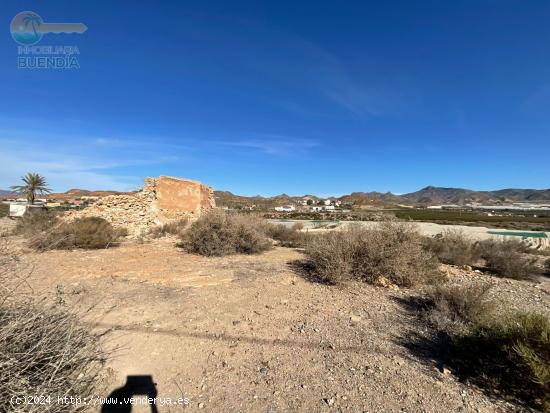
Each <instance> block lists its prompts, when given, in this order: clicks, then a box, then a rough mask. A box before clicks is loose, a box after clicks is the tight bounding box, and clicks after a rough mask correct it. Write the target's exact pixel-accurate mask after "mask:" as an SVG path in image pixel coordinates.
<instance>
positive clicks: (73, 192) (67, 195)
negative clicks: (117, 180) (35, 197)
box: [46, 188, 128, 200]
mask: <svg viewBox="0 0 550 413" xmlns="http://www.w3.org/2000/svg"><path fill="white" fill-rule="evenodd" d="M127 193H128V192H118V191H89V190H87V189H78V188H73V189H69V190H68V191H66V192H61V193H51V194H48V195H47V196H46V198H47V199H57V200H69V199H75V198H80V197H83V196H98V197H104V196H108V195H120V194H127Z"/></svg>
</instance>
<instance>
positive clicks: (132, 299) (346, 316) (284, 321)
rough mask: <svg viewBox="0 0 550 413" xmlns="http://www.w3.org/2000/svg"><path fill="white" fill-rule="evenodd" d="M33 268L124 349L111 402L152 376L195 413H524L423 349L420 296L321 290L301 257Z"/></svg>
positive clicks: (128, 254)
mask: <svg viewBox="0 0 550 413" xmlns="http://www.w3.org/2000/svg"><path fill="white" fill-rule="evenodd" d="M23 259H24V261H25V262H28V263H30V262H32V263H33V264H34V266H35V270H34V278H33V284H34V287H35V288H37V289H41V290H42V291H44V292H45V291H54V290H56V291H57V293H58V295H61V296H62V297H63V300H65V302H67V304H68V305H72V304H76V305H77V306H80V307H81V308H87V307H89V306H90V305H93V306H94V307H93V310H92V312H91V313H90V314H88V315H87V316H86V319H85V320H84V321H86V322H88V323H90V326H91V327H93V328H96V329H98V330H101V331H108V334H107V335H106V336H105V337H106V342H105V345H106V346H107V347H108V348H118V350H117V352H116V357H115V358H113V359H112V360H111V361H110V362H109V365H108V369H107V370H106V371H107V373H108V374H107V375H106V378H105V382H104V383H103V384H104V385H105V387H106V390H105V394H103V395H102V396H105V395H106V394H107V393H108V389H113V388H115V387H118V386H120V385H122V384H123V383H124V382H125V380H126V377H127V376H128V375H134V374H140V375H151V376H152V377H153V379H154V381H155V382H156V383H157V389H158V397H170V398H173V399H176V398H178V397H182V396H183V397H186V398H188V399H189V400H190V404H189V406H188V407H187V408H186V411H195V410H202V411H212V412H222V411H224V412H225V411H231V412H233V411H235V412H295V411H311V412H313V411H352V412H357V411H359V412H360V411H369V412H402V411H407V412H448V411H453V412H455V411H456V412H459V411H461V412H470V411H472V412H495V411H507V410H510V411H512V410H513V407H510V405H507V404H506V403H504V402H501V401H496V400H494V399H492V398H490V397H489V396H487V395H485V394H483V393H482V392H481V391H480V390H478V389H475V388H472V387H468V386H466V385H464V384H462V383H460V382H459V381H457V379H456V378H455V377H454V376H453V375H448V374H443V373H442V372H441V370H440V369H438V366H437V364H434V362H433V360H430V359H429V358H426V357H425V355H423V354H422V353H419V352H416V351H414V350H413V349H412V347H411V346H410V344H411V343H412V340H413V338H418V337H426V338H428V337H429V332H428V331H427V330H426V328H425V327H424V325H423V324H422V323H420V322H419V320H418V318H417V316H416V314H415V313H414V312H411V310H410V308H409V307H407V305H406V303H407V302H408V297H409V296H410V294H411V293H412V292H411V291H410V290H405V289H398V290H389V289H384V288H376V287H371V286H368V285H362V284H352V285H350V286H348V287H346V288H336V287H329V286H326V285H321V284H317V283H314V282H311V281H308V280H306V279H304V278H302V277H301V276H300V275H299V273H297V272H296V271H295V268H296V267H295V265H294V264H293V263H294V262H296V260H301V259H303V256H302V254H301V253H300V252H298V251H296V250H292V249H287V248H275V249H274V250H272V251H269V252H267V253H264V254H261V255H256V256H233V257H226V258H204V257H198V256H193V255H189V254H186V253H184V252H182V251H181V250H180V249H178V248H177V247H176V246H175V242H174V241H173V240H160V241H155V242H153V243H149V244H142V245H139V244H126V245H122V246H121V247H119V248H112V249H108V250H98V251H52V252H47V253H43V254H36V253H26V254H25V255H24V257H23ZM451 270H452V271H451ZM449 272H450V274H451V275H450V276H451V277H454V279H455V280H457V281H460V282H469V283H485V282H491V283H493V287H494V293H495V297H503V298H502V299H503V300H507V301H509V300H511V302H513V303H515V304H514V305H518V306H520V307H521V306H524V305H527V306H529V307H530V308H535V309H537V310H540V311H545V312H549V313H550V298H549V295H548V294H547V293H545V292H544V291H543V290H541V289H540V288H539V286H537V285H535V284H533V283H527V282H518V281H506V280H501V279H496V278H494V277H488V276H486V275H482V274H481V275H480V274H475V275H474V274H468V273H465V272H464V271H462V270H459V269H450V270H449ZM439 367H440V366H439ZM91 411H97V409H96V410H93V409H92V410H91ZM133 411H149V410H144V409H134V410H133ZM159 411H161V412H170V411H171V412H177V411H183V410H182V408H181V406H159Z"/></svg>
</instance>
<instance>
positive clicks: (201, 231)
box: [181, 209, 272, 256]
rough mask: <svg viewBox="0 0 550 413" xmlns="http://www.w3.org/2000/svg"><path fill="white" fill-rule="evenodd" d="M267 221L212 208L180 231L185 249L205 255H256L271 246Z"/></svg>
mask: <svg viewBox="0 0 550 413" xmlns="http://www.w3.org/2000/svg"><path fill="white" fill-rule="evenodd" d="M265 233H266V223H265V221H264V220H262V219H260V218H258V217H256V216H254V215H241V214H227V213H225V212H223V211H221V210H217V209H216V210H213V211H211V212H209V213H208V214H206V215H204V216H202V217H200V218H199V219H198V220H197V221H195V222H194V223H193V224H191V226H190V227H189V229H187V231H185V232H184V233H183V234H181V241H182V243H181V246H182V247H183V248H184V250H185V251H187V252H189V253H192V254H199V255H204V256H224V255H230V254H257V253H260V252H263V251H267V250H268V249H270V248H271V247H272V242H271V241H270V240H269V238H267V237H266V235H265Z"/></svg>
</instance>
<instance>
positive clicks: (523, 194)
mask: <svg viewBox="0 0 550 413" xmlns="http://www.w3.org/2000/svg"><path fill="white" fill-rule="evenodd" d="M214 195H215V197H216V202H217V203H218V204H219V205H221V206H224V205H228V206H229V205H235V204H243V205H246V204H256V205H262V206H272V205H273V204H274V203H278V204H280V203H290V202H297V201H301V200H302V199H303V198H304V197H310V198H312V199H315V200H317V199H320V198H318V197H315V196H312V195H304V196H289V195H286V194H282V195H277V196H274V197H261V196H252V197H244V196H239V195H234V194H232V193H231V192H227V191H215V192H214ZM331 199H337V200H340V201H342V202H343V203H353V204H354V205H372V206H383V205H440V204H456V205H464V204H469V203H473V202H477V203H480V204H497V205H498V204H510V203H513V202H533V203H537V202H550V189H517V188H510V189H500V190H497V191H473V190H471V189H463V188H443V187H435V186H427V187H425V188H422V189H420V190H419V191H416V192H411V193H408V194H403V195H396V194H393V193H391V192H386V193H382V192H352V193H351V194H349V195H343V196H340V197H331Z"/></svg>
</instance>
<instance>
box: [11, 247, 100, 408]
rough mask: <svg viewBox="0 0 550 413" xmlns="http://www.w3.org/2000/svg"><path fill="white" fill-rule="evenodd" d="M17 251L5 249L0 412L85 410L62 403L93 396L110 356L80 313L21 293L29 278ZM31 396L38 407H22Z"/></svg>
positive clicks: (29, 404)
mask: <svg viewBox="0 0 550 413" xmlns="http://www.w3.org/2000/svg"><path fill="white" fill-rule="evenodd" d="M14 251H15V250H14V249H13V248H9V246H7V244H2V245H1V246H0V263H1V264H2V266H1V267H0V284H1V285H2V287H3V288H2V289H1V290H0V412H6V413H29V412H31V413H34V412H41V413H42V412H46V413H58V412H76V411H80V410H82V406H77V405H75V404H59V403H58V400H57V398H58V397H64V396H71V395H72V396H79V397H88V396H91V395H92V394H93V392H94V390H95V389H96V386H95V385H96V382H97V381H96V377H97V374H98V373H99V370H100V367H101V365H102V364H103V362H104V361H105V359H106V357H107V354H106V353H105V352H103V351H102V349H101V346H100V345H99V344H100V343H99V341H100V339H99V337H98V336H97V335H95V334H93V333H91V332H90V329H89V328H88V327H84V326H82V325H80V324H79V322H78V316H77V315H76V314H74V313H72V312H70V311H68V310H67V309H66V308H65V307H60V306H55V305H52V304H47V302H46V301H45V300H37V299H36V298H34V297H32V296H30V295H28V294H26V293H24V292H22V291H21V289H19V288H18V287H19V286H20V285H21V280H25V279H26V278H27V277H28V275H29V274H28V273H22V271H23V270H22V268H21V267H20V266H19V265H18V264H19V262H18V257H17V256H16V254H15V252H14ZM29 396H37V399H36V400H35V403H36V404H34V403H21V404H17V398H24V397H29ZM40 396H44V397H50V399H49V400H48V399H45V398H43V399H38V398H39V397H40ZM19 400H22V399H19ZM39 401H42V403H38V402H39Z"/></svg>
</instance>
